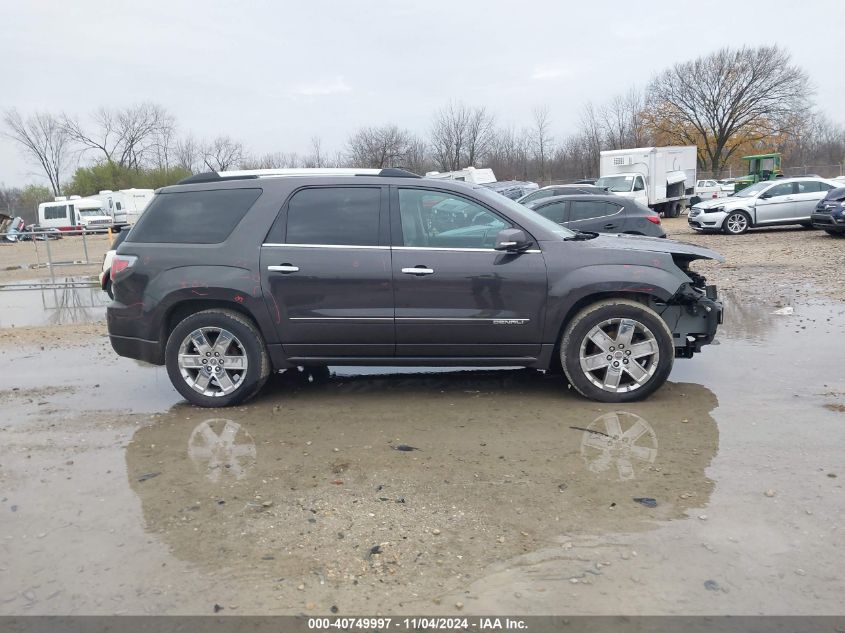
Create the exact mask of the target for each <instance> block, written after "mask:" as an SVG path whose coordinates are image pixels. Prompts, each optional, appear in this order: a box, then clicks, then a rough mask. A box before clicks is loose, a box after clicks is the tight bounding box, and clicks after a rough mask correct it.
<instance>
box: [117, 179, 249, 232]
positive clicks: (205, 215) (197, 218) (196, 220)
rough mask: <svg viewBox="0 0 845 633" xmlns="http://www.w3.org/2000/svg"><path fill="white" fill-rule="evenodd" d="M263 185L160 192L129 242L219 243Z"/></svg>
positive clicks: (238, 220)
mask: <svg viewBox="0 0 845 633" xmlns="http://www.w3.org/2000/svg"><path fill="white" fill-rule="evenodd" d="M260 195H261V189H215V190H211V191H184V192H178V193H160V194H158V195H156V196H155V197H154V198H153V200H152V202H150V205H149V206H148V207H147V209H146V210H145V211H144V214H143V215H142V216H141V217H140V218H139V220H138V223H137V224H136V225H135V227H134V228H133V229H132V233H131V235H130V236H129V237H128V238H127V241H128V242H152V243H178V244H219V243H220V242H223V241H225V240H226V239H227V238H228V237H229V235H230V234H231V233H232V231H233V230H234V228H235V227H236V226H237V224H238V222H240V221H241V220H242V219H243V217H244V216H245V215H246V212H247V211H249V209H250V207H251V206H252V205H253V204H254V203H255V201H256V200H258V197H259V196H260Z"/></svg>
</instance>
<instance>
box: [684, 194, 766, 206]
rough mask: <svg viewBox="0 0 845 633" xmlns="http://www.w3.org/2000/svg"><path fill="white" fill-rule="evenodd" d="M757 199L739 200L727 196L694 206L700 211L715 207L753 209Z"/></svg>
mask: <svg viewBox="0 0 845 633" xmlns="http://www.w3.org/2000/svg"><path fill="white" fill-rule="evenodd" d="M756 201H757V198H737V197H734V196H725V197H724V198H710V199H708V200H702V201H701V202H698V203H696V204H694V205H693V206H694V207H698V208H699V209H712V208H714V207H725V209H734V208H737V207H742V208H749V207H753V206H754V203H755V202H756Z"/></svg>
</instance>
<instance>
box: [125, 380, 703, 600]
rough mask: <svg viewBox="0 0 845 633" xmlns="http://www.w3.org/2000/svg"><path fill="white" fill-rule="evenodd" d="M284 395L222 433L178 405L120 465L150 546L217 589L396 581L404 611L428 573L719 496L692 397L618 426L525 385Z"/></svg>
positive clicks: (295, 384)
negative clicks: (251, 583) (253, 582)
mask: <svg viewBox="0 0 845 633" xmlns="http://www.w3.org/2000/svg"><path fill="white" fill-rule="evenodd" d="M275 382H276V383H281V384H276V385H274V389H273V390H268V391H265V393H264V394H263V395H262V396H260V397H259V399H258V400H257V401H256V402H255V403H254V404H251V405H248V406H244V407H239V408H237V409H231V410H227V411H226V415H227V418H225V419H223V418H214V417H209V418H203V419H202V420H201V421H200V422H199V423H198V422H197V418H196V415H197V412H198V411H201V410H197V409H195V408H193V407H187V406H184V405H178V406H176V407H174V408H172V409H171V410H170V411H169V412H168V413H167V414H163V415H160V416H157V417H156V419H155V420H154V421H153V422H152V423H150V424H149V425H147V426H144V427H143V428H140V429H139V430H138V431H137V432H136V433H135V435H134V437H133V438H132V440H131V442H130V443H129V445H128V447H127V449H126V464H127V476H128V481H129V484H130V486H131V488H132V489H133V490H134V492H135V494H136V495H137V496H138V498H139V499H140V501H141V507H142V512H143V516H144V519H145V527H146V529H147V531H148V532H150V533H154V534H157V535H159V536H160V538H161V539H162V540H163V541H164V542H165V543H166V544H167V545H168V546H169V547H170V549H171V551H172V553H173V554H174V555H175V556H177V557H178V558H180V559H183V560H185V561H187V562H190V563H194V564H197V565H199V566H201V567H204V568H207V569H208V570H209V572H210V573H214V571H215V570H219V569H221V568H225V569H226V570H227V573H230V574H233V575H234V576H237V575H239V574H244V575H247V574H253V573H256V572H255V569H256V566H259V568H260V569H261V570H263V573H265V574H266V575H267V577H268V578H269V577H276V578H283V577H285V578H286V577H299V578H309V577H314V576H315V575H316V576H317V577H319V578H321V583H320V585H319V587H317V588H315V591H316V592H317V593H320V592H327V591H331V590H333V588H335V589H336V588H337V587H338V586H339V585H342V584H344V583H345V582H348V581H349V579H350V578H354V579H355V580H356V581H357V582H358V583H360V584H363V585H368V584H369V585H375V584H376V583H381V582H385V579H387V578H389V579H390V582H391V583H396V586H397V591H399V592H400V593H403V592H404V593H406V594H407V595H405V598H410V597H411V595H412V594H413V593H419V592H421V591H422V592H425V591H435V590H436V588H434V587H432V586H426V583H427V582H430V580H429V579H428V577H427V578H426V579H422V578H421V577H420V573H421V571H422V570H425V569H427V568H431V569H432V570H433V569H437V570H438V571H437V573H436V574H434V572H433V571H432V575H436V576H437V577H439V578H440V579H441V580H442V579H443V578H454V579H458V578H461V577H467V575H472V574H473V573H477V572H480V571H481V570H482V569H484V568H485V567H486V566H487V565H489V564H491V563H493V562H496V561H501V560H506V559H508V558H510V557H512V556H515V555H519V554H522V553H524V552H526V551H531V550H533V549H537V548H538V547H542V546H547V545H548V544H549V543H552V542H556V541H557V540H558V539H559V538H560V536H559V535H561V534H564V533H565V534H578V533H581V534H608V533H621V532H625V533H629V532H632V531H641V530H651V529H655V528H658V527H659V526H660V525H661V524H662V523H664V522H666V521H671V520H673V519H679V518H683V517H685V516H686V513H687V511H688V509H689V508H690V507H698V506H701V505H706V504H707V502H708V499H709V495H710V493H711V491H712V488H713V483H712V482H711V481H710V480H709V479H708V478H707V476H706V474H705V471H706V469H707V468H708V466H709V464H710V462H711V460H712V459H713V457H714V456H715V454H716V452H717V447H718V436H719V434H718V430H717V427H716V423H715V421H714V420H713V418H712V417H711V411H712V410H713V409H714V408H715V407H716V405H717V400H716V398H715V396H714V395H713V394H712V393H711V392H710V391H709V390H707V389H705V388H704V387H701V386H699V385H693V384H672V383H669V384H667V385H666V387H665V388H664V389H662V390H661V391H660V392H659V393H658V394H657V395H656V396H654V397H652V398H651V399H650V400H648V401H647V402H643V403H636V404H631V405H626V406H625V409H624V410H622V409H619V410H617V409H615V408H614V410H612V411H609V412H608V411H607V409H606V408H605V407H602V406H600V405H597V403H594V402H588V401H584V400H582V399H580V398H578V397H576V396H575V395H572V394H570V393H568V392H567V391H565V390H563V389H561V386H560V379H559V377H552V376H548V377H545V378H544V377H543V376H542V375H538V374H537V373H536V372H530V371H524V370H507V371H471V372H470V371H467V372H445V373H438V374H408V373H405V374H402V373H396V374H391V375H379V376H372V375H368V376H355V377H351V376H344V377H339V376H333V377H327V376H326V375H325V373H323V374H319V375H317V376H315V375H314V374H312V373H311V372H308V371H304V372H286V373H285V374H283V375H281V376H279V377H277V378H276V379H275ZM276 387H278V388H279V389H278V390H276V389H275V388H276ZM365 395H366V397H365ZM670 404H671V406H670ZM681 411H683V414H681V413H680V412H681ZM585 429H586V430H585ZM602 434H605V435H602ZM606 436H609V437H606ZM658 436H659V437H660V452H659V454H658V451H657V438H658ZM596 437H598V438H601V440H603V441H602V442H600V443H597V442H596V441H595V439H594V438H596ZM400 444H406V445H410V446H414V447H416V448H418V449H419V450H418V451H412V452H403V451H398V450H394V448H395V447H396V446H398V445H400ZM150 472H160V474H159V475H157V476H155V477H153V478H145V477H144V475H145V474H146V473H150ZM640 497H649V498H654V499H656V500H657V507H655V508H647V507H644V506H643V505H642V504H638V503H636V502H634V501H633V499H634V498H640ZM208 539H213V540H214V542H215V548H214V550H213V551H209V549H208V548H207V547H206V546H205V545H204V544H206V543H207V542H208ZM376 546H378V547H377V555H374V554H372V551H371V550H372V548H374V547H376ZM455 582H459V581H458V580H455ZM402 585H404V586H405V587H406V588H405V589H399V588H398V587H399V586H402ZM400 598H401V596H394V598H393V599H400Z"/></svg>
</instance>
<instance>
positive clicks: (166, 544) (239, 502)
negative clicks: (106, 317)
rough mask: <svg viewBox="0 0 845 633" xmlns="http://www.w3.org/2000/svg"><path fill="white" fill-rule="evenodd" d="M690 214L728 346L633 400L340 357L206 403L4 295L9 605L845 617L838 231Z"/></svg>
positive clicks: (5, 587)
mask: <svg viewBox="0 0 845 633" xmlns="http://www.w3.org/2000/svg"><path fill="white" fill-rule="evenodd" d="M683 222H685V219H682V221H673V220H669V221H666V226H667V228H668V230H669V231H670V233H671V234H673V235H675V236H677V237H679V238H682V239H686V240H688V241H692V242H697V243H703V244H706V245H707V246H710V247H712V248H715V249H716V250H718V251H720V252H722V253H724V254H725V255H726V256H727V257H728V262H727V264H723V265H710V264H708V265H706V266H699V270H703V271H704V272H705V274H707V275H708V277H709V278H710V280H711V281H713V282H715V283H717V284H719V285H720V287H722V288H723V289H724V290H725V292H724V298H725V301H726V304H727V315H726V323H725V325H724V327H723V328H722V330H721V331H720V335H719V343H720V344H719V345H718V346H711V347H709V348H708V349H706V350H705V351H704V352H703V353H702V354H700V355H699V356H697V357H696V358H695V359H692V360H679V361H677V362H676V364H675V368H674V369H673V373H672V375H671V377H670V382H669V383H668V384H667V385H666V386H665V387H664V388H663V389H661V390H660V391H659V392H658V393H657V394H656V395H655V396H653V397H652V398H651V399H649V400H648V401H646V402H642V403H636V404H632V405H625V406H624V407H608V406H603V405H599V404H597V403H592V402H587V401H585V400H583V399H581V398H579V397H577V396H576V395H575V394H573V393H572V392H570V391H567V390H566V389H565V388H564V387H563V385H562V384H561V382H560V380H559V379H557V378H555V377H554V376H544V375H542V374H538V373H537V372H531V371H526V370H497V371H455V370H449V371H441V372H438V371H430V370H425V371H419V372H413V371H408V370H399V371H391V372H388V371H380V370H374V369H368V370H366V371H363V370H362V371H356V370H355V369H353V368H345V369H340V368H333V370H332V372H331V374H330V375H322V374H316V375H314V374H311V373H308V372H296V371H290V372H286V373H284V374H281V375H279V376H277V377H275V378H274V379H273V380H272V381H271V384H270V385H269V386H268V388H267V389H265V390H264V391H263V392H262V393H261V394H260V395H259V397H258V398H256V399H255V400H253V401H251V402H250V403H248V404H247V405H245V406H242V407H237V408H234V409H226V410H203V409H198V408H194V407H191V406H189V405H186V404H185V403H184V402H183V401H181V399H180V398H179V396H178V394H177V393H176V392H175V391H174V390H173V389H172V387H171V386H170V384H169V381H168V379H167V375H166V372H164V370H163V369H162V368H156V367H150V366H145V365H143V364H141V363H137V362H134V361H131V360H128V359H124V358H118V357H116V356H115V355H114V354H113V353H112V351H111V349H110V347H109V346H108V342H107V339H106V338H105V328H104V325H103V324H102V322H100V321H98V319H99V315H100V314H101V312H99V310H101V308H96V307H90V308H88V307H86V308H84V309H85V310H86V311H87V312H86V313H85V315H86V316H85V318H81V317H79V318H75V317H78V315H79V314H80V310H82V309H83V308H80V307H77V308H75V309H71V308H68V307H67V306H74V305H77V304H83V303H85V301H81V300H77V299H74V298H71V299H67V300H64V299H63V300H60V301H59V303H60V304H64V305H65V306H66V307H65V309H64V316H62V317H61V318H59V319H56V320H55V321H54V322H52V323H51V324H49V325H44V324H43V323H44V322H43V321H38V323H40V324H39V325H29V326H27V325H26V323H29V322H36V319H35V318H34V317H33V318H32V319H29V320H27V318H25V317H24V316H21V315H24V314H25V313H26V312H27V310H26V309H25V306H26V305H30V304H32V305H34V306H35V307H33V308H32V310H33V313H34V312H37V311H38V310H37V305H36V304H35V303H34V302H33V301H32V300H31V299H26V300H21V301H20V302H18V303H15V302H14V301H12V299H10V298H8V297H7V296H5V295H4V294H2V293H0V301H5V302H6V304H3V305H7V304H8V305H10V306H11V305H13V304H14V305H17V306H18V307H17V308H15V310H16V312H14V314H15V315H18V316H15V317H14V319H15V323H16V326H15V327H11V326H8V325H7V326H6V327H3V328H2V329H0V361H2V364H3V367H4V368H6V371H5V372H3V374H2V375H0V411H2V416H1V417H0V614H35V613H39V614H58V613H62V614H64V613H74V614H83V613H84V614H92V613H98V614H102V613H139V614H144V613H156V614H161V613H170V614H175V613H197V614H207V613H213V612H214V608H215V604H216V605H218V607H222V608H223V613H224V614H227V613H239V614H244V613H256V614H264V613H272V614H277V613H307V614H318V613H325V614H331V613H333V612H335V611H336V612H337V613H339V614H341V615H343V614H347V615H348V614H366V613H376V612H380V613H385V614H387V613H390V614H399V613H406V614H414V613H417V614H421V613H456V612H459V611H461V612H464V613H471V614H480V613H509V614H552V613H554V614H620V613H625V614H670V613H685V614H693V613H696V614H717V613H730V614H758V613H765V614H842V613H843V611H845V609H843V606H842V595H843V593H845V573H843V571H842V570H843V568H845V566H843V563H845V554H843V551H845V534H844V533H843V525H845V494H843V492H844V491H843V486H842V481H843V479H842V478H843V477H845V468H843V463H845V462H843V457H842V456H843V449H845V376H843V373H842V364H841V360H840V358H841V355H842V351H843V350H842V349H841V348H842V345H840V344H838V342H837V341H839V340H840V338H841V332H842V327H843V325H845V303H842V302H841V300H842V299H845V288H844V287H843V285H844V284H843V277H842V270H843V264H845V250H843V249H845V243H843V242H842V240H834V239H830V238H827V236H825V235H824V234H821V233H818V232H811V231H804V230H772V231H766V232H764V233H756V234H754V233H752V234H749V235H747V236H742V237H740V238H731V237H726V236H699V235H693V234H690V233H689V232H688V230H687V229H686V227H685V226H684V225H683ZM0 256H2V257H5V256H6V252H5V251H4V249H2V248H0ZM3 261H5V260H3ZM15 274H17V273H15ZM30 278H31V277H26V279H30ZM7 281H8V280H7ZM30 292H36V293H38V292H39V291H30ZM84 292H86V291H83V294H84ZM54 298H55V297H54ZM837 299H839V300H840V301H837ZM51 300H52V299H51V298H50V297H47V299H45V300H44V301H42V303H41V305H42V307H43V306H49V305H52V304H51V303H50V301H51ZM86 301H87V299H86ZM27 302H30V303H27ZM21 306H24V307H21ZM783 306H791V307H792V308H793V313H792V314H788V315H784V314H773V313H774V312H775V311H776V310H777V309H779V308H781V307H783ZM50 310H51V309H50V308H46V309H45V310H42V311H46V312H50ZM58 311H59V309H58V308H55V309H54V312H58ZM8 313H9V314H11V313H12V312H11V308H10V309H9V310H8ZM2 319H3V317H2V316H0V325H2V324H3V322H2ZM86 319H87V321H89V322H86ZM90 321H93V323H91V322H90ZM61 323H65V325H62V324H61ZM21 324H22V325H21ZM403 448H404V449H407V450H402V449H403ZM637 500H639V501H637Z"/></svg>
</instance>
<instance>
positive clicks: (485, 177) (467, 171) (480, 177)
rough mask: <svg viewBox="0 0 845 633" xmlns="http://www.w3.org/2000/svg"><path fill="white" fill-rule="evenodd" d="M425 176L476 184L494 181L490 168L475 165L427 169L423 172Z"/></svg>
mask: <svg viewBox="0 0 845 633" xmlns="http://www.w3.org/2000/svg"><path fill="white" fill-rule="evenodd" d="M425 177H426V178H434V179H436V180H462V181H464V182H471V183H473V184H476V185H486V184H488V183H491V182H496V175H495V174H494V173H493V170H492V169H490V168H483V169H476V168H475V167H465V168H464V169H461V170H459V171H444V172H439V171H428V172H426V173H425Z"/></svg>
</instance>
